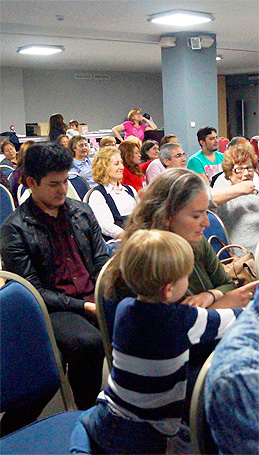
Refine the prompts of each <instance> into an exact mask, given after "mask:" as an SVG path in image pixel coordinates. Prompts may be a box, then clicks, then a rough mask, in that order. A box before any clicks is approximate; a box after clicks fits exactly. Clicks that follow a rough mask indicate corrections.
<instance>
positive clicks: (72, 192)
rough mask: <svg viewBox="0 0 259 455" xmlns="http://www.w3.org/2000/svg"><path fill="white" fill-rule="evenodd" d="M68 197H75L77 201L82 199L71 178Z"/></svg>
mask: <svg viewBox="0 0 259 455" xmlns="http://www.w3.org/2000/svg"><path fill="white" fill-rule="evenodd" d="M67 197H70V198H71V199H75V200H76V201H81V198H80V196H79V195H78V193H77V191H76V189H75V187H74V186H73V184H72V183H71V181H70V180H68V189H67Z"/></svg>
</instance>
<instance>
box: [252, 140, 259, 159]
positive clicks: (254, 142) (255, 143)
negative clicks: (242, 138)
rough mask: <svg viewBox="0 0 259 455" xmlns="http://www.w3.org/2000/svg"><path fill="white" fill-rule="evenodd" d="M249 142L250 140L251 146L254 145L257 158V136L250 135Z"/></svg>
mask: <svg viewBox="0 0 259 455" xmlns="http://www.w3.org/2000/svg"><path fill="white" fill-rule="evenodd" d="M250 142H251V144H252V146H253V147H254V150H255V154H256V155H257V157H258V158H259V150H258V142H259V136H253V137H251V139H250Z"/></svg>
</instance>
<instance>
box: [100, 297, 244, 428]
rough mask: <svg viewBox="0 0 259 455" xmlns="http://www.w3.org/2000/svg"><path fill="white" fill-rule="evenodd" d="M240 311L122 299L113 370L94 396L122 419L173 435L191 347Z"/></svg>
mask: <svg viewBox="0 0 259 455" xmlns="http://www.w3.org/2000/svg"><path fill="white" fill-rule="evenodd" d="M241 311H242V309H234V310H232V309H222V310H209V311H208V310H206V309H204V308H199V307H198V308H194V307H190V306H189V305H181V304H171V305H166V304H164V303H158V304H150V303H148V302H142V301H139V300H137V299H134V298H129V297H127V298H125V299H124V300H122V301H121V302H120V304H119V305H118V307H117V309H116V315H115V323H114V332H113V367H112V371H111V374H110V376H109V379H108V386H107V387H106V389H105V390H104V391H103V392H101V393H100V394H99V396H98V400H103V399H104V400H105V401H106V402H108V403H109V405H110V406H111V407H112V409H113V410H114V411H115V412H116V411H117V412H118V413H120V414H121V415H124V416H125V417H126V418H133V419H134V420H141V421H143V420H144V421H148V422H150V423H151V424H152V425H153V426H154V427H155V428H157V429H158V430H159V431H161V432H163V433H166V434H168V435H173V434H175V433H176V432H177V431H178V428H179V424H180V421H181V415H182V407H183V401H184V398H185V394H186V383H187V379H186V378H187V368H188V362H189V348H190V346H191V345H192V344H196V343H200V342H205V341H210V340H214V339H217V338H220V337H222V335H223V334H224V333H225V332H226V330H227V329H228V328H229V327H230V326H231V325H232V324H233V322H235V320H236V316H237V315H238V314H239V313H240V312H241Z"/></svg>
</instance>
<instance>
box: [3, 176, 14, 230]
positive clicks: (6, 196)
mask: <svg viewBox="0 0 259 455" xmlns="http://www.w3.org/2000/svg"><path fill="white" fill-rule="evenodd" d="M0 201H1V211H0V224H2V222H3V221H4V220H5V219H6V218H7V216H8V215H10V214H11V213H12V212H13V211H14V210H15V205H14V200H13V196H12V195H11V193H10V191H9V190H8V189H7V188H6V187H5V186H4V185H2V184H1V183H0Z"/></svg>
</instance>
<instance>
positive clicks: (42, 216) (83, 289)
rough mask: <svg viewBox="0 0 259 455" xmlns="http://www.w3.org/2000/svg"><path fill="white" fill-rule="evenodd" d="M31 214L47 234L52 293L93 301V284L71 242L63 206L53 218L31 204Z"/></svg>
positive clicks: (68, 223)
mask: <svg viewBox="0 0 259 455" xmlns="http://www.w3.org/2000/svg"><path fill="white" fill-rule="evenodd" d="M33 212H34V214H35V216H36V217H37V218H38V220H39V221H40V222H41V223H42V224H44V225H45V226H46V227H47V228H48V230H49V232H50V234H51V243H52V248H53V252H54V260H55V288H56V290H57V291H59V292H61V293H62V294H65V295H70V296H72V297H76V298H79V299H83V300H85V301H88V302H91V301H92V302H94V283H93V281H92V279H91V277H90V274H89V272H88V270H87V269H86V267H85V265H84V263H83V261H82V259H81V256H80V253H79V249H78V246H77V244H76V242H75V240H74V237H73V234H72V231H71V228H70V222H69V218H68V215H67V208H66V206H65V205H63V206H61V207H60V208H59V212H58V216H57V218H55V217H54V216H50V215H48V214H47V213H45V212H43V210H41V209H40V208H39V207H38V206H37V205H35V204H33Z"/></svg>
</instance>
